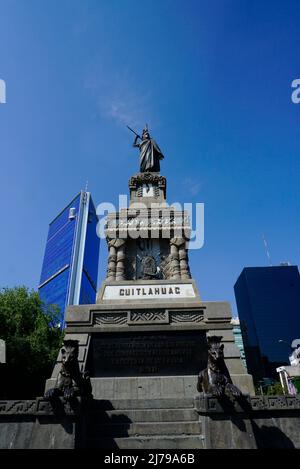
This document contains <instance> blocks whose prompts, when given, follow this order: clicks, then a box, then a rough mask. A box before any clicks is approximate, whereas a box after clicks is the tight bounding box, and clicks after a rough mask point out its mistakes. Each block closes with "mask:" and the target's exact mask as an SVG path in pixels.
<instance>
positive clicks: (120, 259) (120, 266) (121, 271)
mask: <svg viewBox="0 0 300 469" xmlns="http://www.w3.org/2000/svg"><path fill="white" fill-rule="evenodd" d="M119 241H120V242H121V243H122V244H121V243H119V246H118V252H117V269H116V280H125V241H124V240H121V239H119Z"/></svg>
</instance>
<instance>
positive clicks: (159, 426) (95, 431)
mask: <svg viewBox="0 0 300 469" xmlns="http://www.w3.org/2000/svg"><path fill="white" fill-rule="evenodd" d="M200 433H201V424H200V422H173V421H171V422H155V423H131V422H128V423H122V424H121V423H111V424H105V425H103V424H96V425H95V424H94V425H91V426H90V428H89V431H88V435H89V436H91V437H92V438H95V436H96V435H99V438H102V437H103V436H111V437H114V438H116V437H126V436H135V437H138V436H141V435H145V436H150V435H161V436H166V435H182V436H185V435H199V434H200Z"/></svg>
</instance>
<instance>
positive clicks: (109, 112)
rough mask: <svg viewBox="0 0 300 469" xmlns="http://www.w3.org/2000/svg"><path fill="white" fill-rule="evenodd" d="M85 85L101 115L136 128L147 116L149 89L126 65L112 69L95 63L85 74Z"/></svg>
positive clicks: (148, 111)
mask: <svg viewBox="0 0 300 469" xmlns="http://www.w3.org/2000/svg"><path fill="white" fill-rule="evenodd" d="M97 69H98V70H97ZM103 70H104V71H105V73H103ZM85 88H86V89H88V90H89V91H90V92H91V93H92V95H93V96H94V98H95V101H96V109H97V112H99V113H100V115H101V116H102V117H105V118H109V119H113V120H114V121H115V122H116V123H118V124H122V125H126V124H127V125H130V126H136V127H137V128H140V127H141V126H144V124H145V122H149V121H150V120H151V99H150V93H149V91H148V90H143V89H142V86H141V85H137V84H136V83H135V80H134V77H133V76H132V75H131V74H130V73H129V72H128V70H127V69H126V68H123V69H122V70H118V72H117V73H115V71H114V72H111V71H110V70H109V69H107V67H96V70H93V71H92V72H91V73H89V75H88V77H87V78H86V80H85Z"/></svg>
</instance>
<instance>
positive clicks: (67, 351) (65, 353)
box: [61, 340, 79, 368]
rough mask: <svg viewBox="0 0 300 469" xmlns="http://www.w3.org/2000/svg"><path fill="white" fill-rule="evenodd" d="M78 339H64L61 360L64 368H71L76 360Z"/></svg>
mask: <svg viewBox="0 0 300 469" xmlns="http://www.w3.org/2000/svg"><path fill="white" fill-rule="evenodd" d="M78 345H79V344H78V340H64V343H63V346H62V349H61V360H62V364H63V366H64V367H65V368H72V366H74V365H75V364H76V363H77V361H78Z"/></svg>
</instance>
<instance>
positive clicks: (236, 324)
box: [231, 318, 247, 369]
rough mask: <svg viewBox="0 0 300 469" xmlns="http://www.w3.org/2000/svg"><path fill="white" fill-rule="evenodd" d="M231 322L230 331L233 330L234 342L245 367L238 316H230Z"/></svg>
mask: <svg viewBox="0 0 300 469" xmlns="http://www.w3.org/2000/svg"><path fill="white" fill-rule="evenodd" d="M231 324H232V325H233V329H232V332H233V336H234V341H235V344H236V346H237V347H238V349H239V351H240V354H241V360H242V362H243V364H244V366H245V368H246V369H247V363H246V357H245V349H244V341H243V336H242V331H241V326H240V320H239V318H232V320H231Z"/></svg>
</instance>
